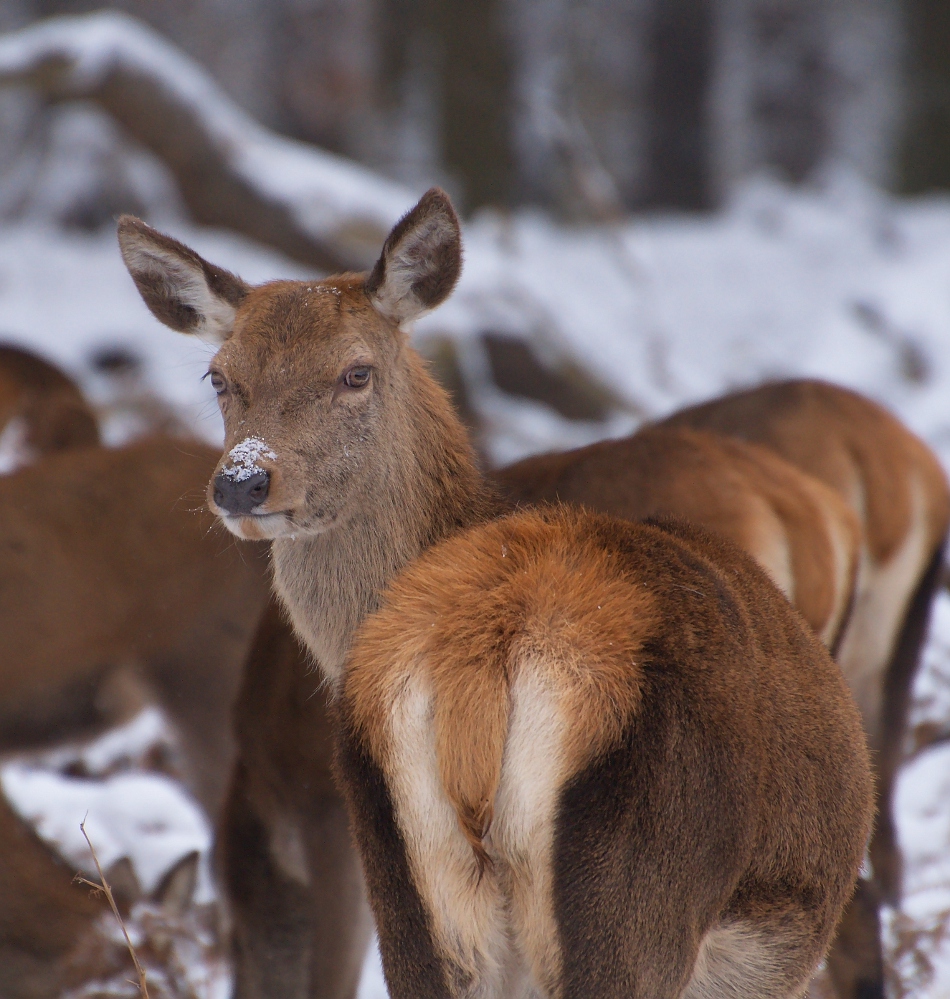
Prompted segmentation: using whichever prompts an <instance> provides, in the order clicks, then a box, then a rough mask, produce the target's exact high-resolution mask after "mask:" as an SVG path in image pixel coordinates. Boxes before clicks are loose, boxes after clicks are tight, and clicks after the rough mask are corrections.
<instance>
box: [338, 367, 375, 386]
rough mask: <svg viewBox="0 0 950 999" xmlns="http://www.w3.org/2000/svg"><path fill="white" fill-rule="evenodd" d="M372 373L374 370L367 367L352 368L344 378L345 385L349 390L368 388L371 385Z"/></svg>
mask: <svg viewBox="0 0 950 999" xmlns="http://www.w3.org/2000/svg"><path fill="white" fill-rule="evenodd" d="M371 373H372V368H370V367H368V366H366V365H359V366H358V367H355V368H350V370H349V371H347V373H346V374H345V375H344V376H343V384H344V385H345V386H346V387H347V388H351V389H361V388H366V386H367V385H368V384H369V376H370V374H371Z"/></svg>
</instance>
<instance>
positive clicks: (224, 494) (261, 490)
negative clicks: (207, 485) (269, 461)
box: [214, 471, 270, 514]
mask: <svg viewBox="0 0 950 999" xmlns="http://www.w3.org/2000/svg"><path fill="white" fill-rule="evenodd" d="M269 489H270V474H269V473H268V472H255V473H254V474H253V475H251V476H249V477H248V478H246V479H238V477H237V476H236V475H234V474H233V473H232V474H231V475H228V473H227V472H226V471H225V472H219V473H218V474H217V475H216V476H215V477H214V501H215V503H217V504H218V506H219V507H220V508H221V509H222V510H225V511H226V512H227V513H230V514H242V513H252V512H253V511H254V509H255V508H256V507H259V506H260V505H261V503H263V502H264V500H266V499H267V493H268V490H269Z"/></svg>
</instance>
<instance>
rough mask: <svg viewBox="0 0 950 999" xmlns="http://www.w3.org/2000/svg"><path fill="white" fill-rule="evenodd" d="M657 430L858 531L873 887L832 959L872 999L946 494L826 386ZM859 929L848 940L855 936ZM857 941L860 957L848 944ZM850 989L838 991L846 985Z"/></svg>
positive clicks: (848, 654) (935, 466)
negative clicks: (767, 457)
mask: <svg viewBox="0 0 950 999" xmlns="http://www.w3.org/2000/svg"><path fill="white" fill-rule="evenodd" d="M663 426H667V427H693V428H699V429H704V430H709V431H714V432H716V433H719V434H727V435H730V436H732V437H736V438H739V439H741V440H744V441H747V442H752V443H755V444H759V445H763V446H765V447H768V448H770V449H771V450H773V451H774V452H776V453H777V454H779V455H781V456H782V457H783V458H785V459H786V460H787V461H789V462H791V463H792V464H794V465H796V466H797V467H798V468H800V469H802V470H803V471H805V472H807V473H809V474H810V475H812V476H814V477H815V478H817V479H820V480H821V481H822V482H824V483H826V484H827V485H829V486H831V488H833V489H835V490H836V491H837V492H838V493H839V495H841V497H842V498H843V499H844V500H845V501H846V502H847V503H848V504H849V505H850V506H851V507H852V509H853V510H854V512H855V514H856V515H857V516H858V518H859V520H860V522H861V526H862V536H863V545H862V553H861V563H862V566H861V571H860V572H859V577H858V583H857V587H856V591H855V599H854V603H853V610H852V613H851V617H850V620H849V622H848V625H847V627H846V629H845V631H844V632H843V634H842V636H841V641H840V643H839V649H838V660H839V662H840V664H841V666H842V669H843V670H844V672H845V676H846V677H847V678H848V682H849V684H850V685H851V688H852V690H853V692H854V694H855V696H856V698H857V700H858V705H859V707H860V708H861V711H862V715H863V719H864V725H865V729H866V731H867V734H868V737H869V740H870V743H871V748H872V750H873V751H874V752H873V759H874V762H875V770H876V774H877V778H878V780H877V789H878V819H877V822H876V825H875V832H874V837H873V839H872V841H871V846H870V855H871V862H872V868H873V881H872V883H871V884H870V885H868V886H867V888H866V890H865V891H864V892H863V894H862V896H861V898H862V901H861V904H860V905H858V903H857V902H856V903H855V911H854V913H851V912H849V916H848V918H847V919H846V923H848V924H849V925H850V926H851V927H852V929H850V930H849V931H848V933H846V934H843V935H842V936H841V938H839V941H838V942H837V943H836V945H835V948H834V953H833V957H834V958H835V961H836V962H837V966H838V967H845V966H847V967H849V968H852V969H853V968H855V967H861V966H864V968H865V974H864V976H863V977H862V976H861V974H860V973H855V974H850V973H849V974H848V975H844V974H840V975H838V976H837V977H836V979H835V981H836V987H837V988H838V990H839V995H840V996H842V999H852V997H859V996H860V997H864V996H869V995H872V994H876V995H880V994H882V990H883V978H882V976H881V974H880V967H881V956H880V943H879V942H878V954H877V956H876V958H875V959H874V960H865V957H864V956H863V955H865V954H866V941H867V940H868V939H871V938H872V937H874V938H875V939H877V938H878V917H877V913H876V911H873V912H872V910H874V907H875V905H876V901H875V902H873V903H872V902H869V901H868V899H872V900H876V899H878V898H879V897H883V898H884V900H886V901H888V902H890V904H892V905H895V904H897V903H898V901H899V898H900V883H901V857H900V851H899V848H898V844H897V838H896V831H895V826H894V817H893V792H894V783H895V780H896V774H897V769H898V767H899V765H900V762H901V760H902V758H903V751H904V742H905V737H906V731H907V717H908V711H909V706H910V695H911V688H912V685H913V680H914V676H915V674H916V672H917V669H918V666H919V662H920V654H921V650H922V648H923V642H924V639H925V636H926V630H927V622H928V618H929V611H930V604H931V601H932V598H933V595H934V593H935V591H936V585H937V583H936V580H937V575H938V572H939V566H940V564H941V562H942V551H943V547H944V542H945V538H946V536H947V530H948V525H950V489H948V485H947V480H946V476H945V475H944V473H943V470H942V468H941V466H940V463H939V462H938V460H937V458H936V457H935V456H934V455H933V453H932V452H931V451H930V450H929V449H928V448H927V447H926V445H925V444H924V443H923V442H922V441H920V440H919V439H918V438H917V437H915V436H914V435H913V434H912V433H911V432H910V431H909V430H907V428H906V427H904V426H903V425H902V424H901V423H900V422H899V421H898V420H896V419H895V418H894V417H893V416H892V415H891V414H890V413H888V412H887V411H886V410H885V409H883V408H882V407H880V406H878V405H876V404H875V403H873V402H871V401H870V400H868V399H865V398H863V397H862V396H859V395H857V394H856V393H854V392H850V391H848V390H847V389H843V388H840V387H838V386H835V385H829V384H828V383H826V382H820V381H811V380H799V381H790V382H780V383H776V384H772V385H764V386H762V387H761V388H757V389H751V390H748V391H744V392H738V393H735V394H734V395H729V396H726V397H724V398H722V399H715V400H712V401H711V402H708V403H704V404H702V405H699V406H694V407H691V408H689V409H685V410H681V411H680V412H678V413H675V414H673V416H671V417H670V418H668V419H667V420H665V421H664V423H663ZM862 921H863V926H862V928H861V929H860V931H859V930H858V929H857V928H856V927H857V926H858V925H859V924H862ZM859 940H860V941H863V942H862V943H861V945H860V946H858V944H857V943H852V942H855V941H859ZM847 983H850V984H847Z"/></svg>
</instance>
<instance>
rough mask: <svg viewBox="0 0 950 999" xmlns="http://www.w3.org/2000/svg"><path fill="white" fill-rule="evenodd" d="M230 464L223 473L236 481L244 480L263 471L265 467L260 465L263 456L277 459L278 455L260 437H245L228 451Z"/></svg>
mask: <svg viewBox="0 0 950 999" xmlns="http://www.w3.org/2000/svg"><path fill="white" fill-rule="evenodd" d="M228 458H229V459H230V462H231V464H230V466H227V465H226V466H225V467H224V468H223V469H222V470H221V474H222V475H224V476H226V477H227V478H229V479H232V480H233V481H234V482H244V481H246V480H247V479H249V478H251V476H252V475H257V474H258V473H260V472H263V471H264V469H263V468H261V466H260V465H258V462H259V461H260V460H261V458H265V459H267V460H268V461H276V459H277V455H276V453H275V452H273V451H272V450H271V449H270V448H269V447H268V446H267V444H266V443H264V441H262V440H261V438H260V437H245V438H244V440H243V441H241V442H240V443H239V444H235V445H234V447H232V448H231V450H230V451H228Z"/></svg>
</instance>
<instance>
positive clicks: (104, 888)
mask: <svg viewBox="0 0 950 999" xmlns="http://www.w3.org/2000/svg"><path fill="white" fill-rule="evenodd" d="M79 831H80V832H81V833H82V834H83V838H84V839H85V840H86V843H87V844H88V846H89V852H90V853H91V854H92V859H93V863H95V865H96V871H97V872H98V874H99V880H100V882H101V884H96V883H95V882H94V881H90V880H89V879H88V878H85V877H83V876H82V875H81V874H77V875H76V877H75V880H76V881H78V882H79V883H80V884H84V885H89V887H90V888H92V889H93V890H95V891H101V892H104V893H105V896H106V899H107V900H108V902H109V907H110V908H111V909H112V914H113V915H114V916H115V918H116V920H117V921H118V923H119V926H120V927H121V929H122V935H123V936H124V937H125V944H126V946H127V947H128V948H129V954H130V956H131V958H132V963H133V964H134V965H135V970H136V972H137V973H138V976H139V982H138V985H139V992H140V994H141V996H142V999H149V996H148V983H147V981H146V980H145V969H144V968H143V967H142V965H141V964H140V963H139V959H138V955H137V954H136V953H135V947H133V946H132V938H131V937H130V936H129V931H128V930H127V929H126V926H125V921H124V920H123V919H122V916H121V915H120V914H119V907H118V906H117V905H116V904H115V899H114V898H113V896H112V889H111V888H110V887H109V882H108V881H107V880H106V876H105V874H103V872H102V865H101V864H100V863H99V858H98V857H97V856H96V848H95V847H94V846H93V845H92V840H91V839H90V838H89V833H87V832H86V820H85V818H84V819H83V820H82V822H80V823H79ZM133 984H134V982H133Z"/></svg>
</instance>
